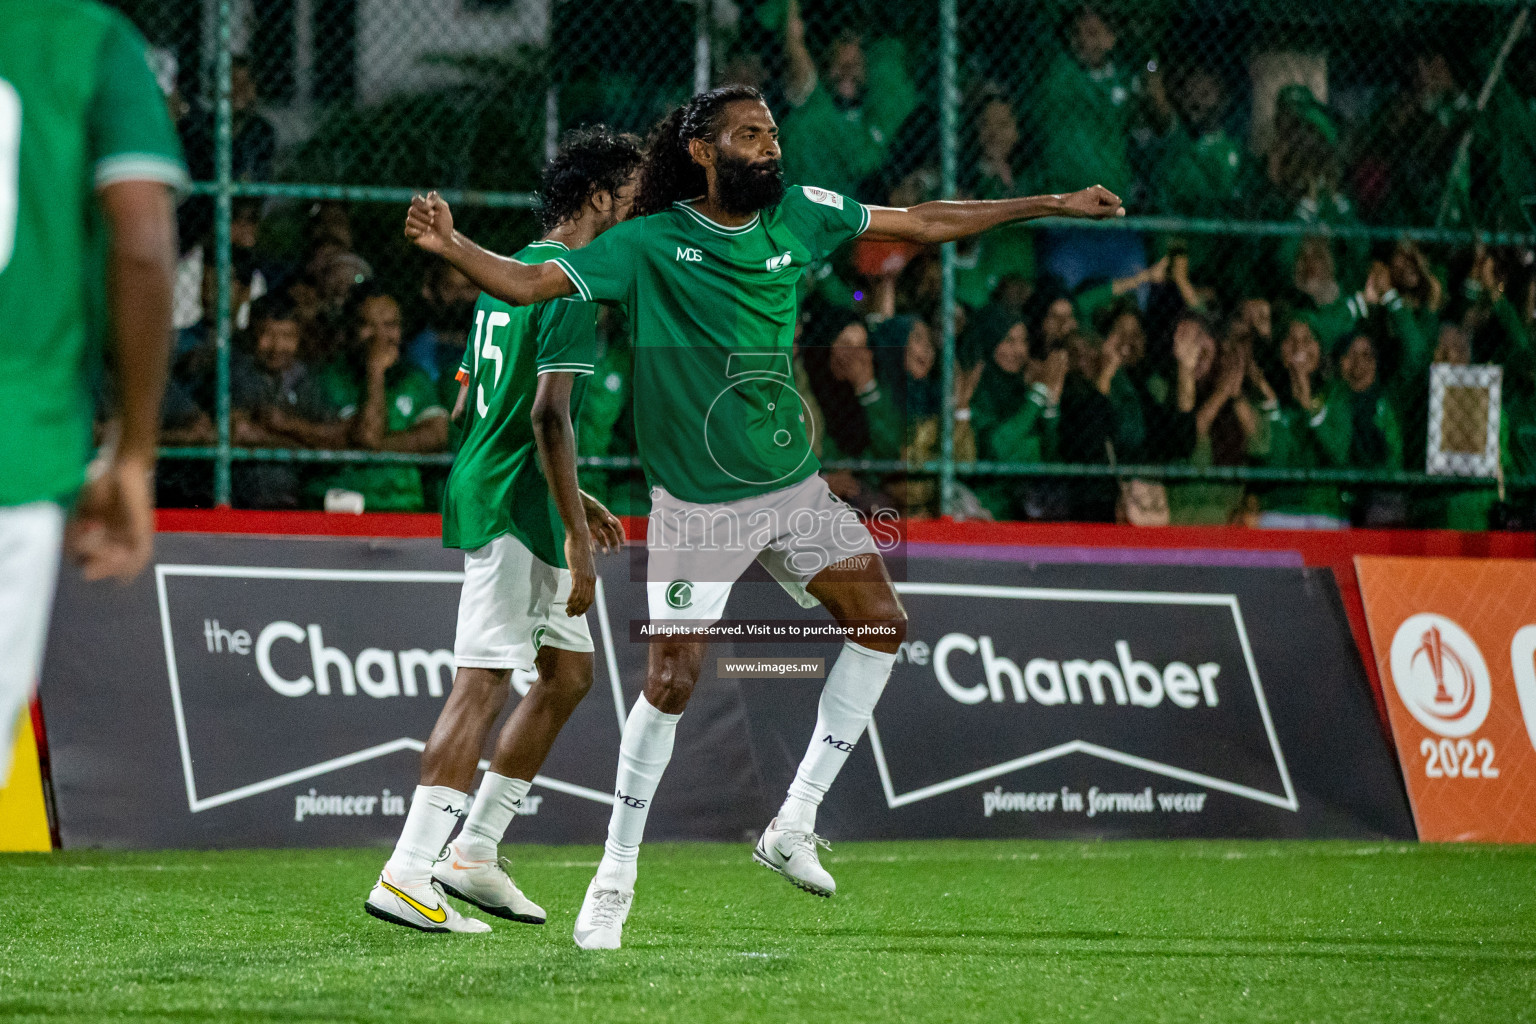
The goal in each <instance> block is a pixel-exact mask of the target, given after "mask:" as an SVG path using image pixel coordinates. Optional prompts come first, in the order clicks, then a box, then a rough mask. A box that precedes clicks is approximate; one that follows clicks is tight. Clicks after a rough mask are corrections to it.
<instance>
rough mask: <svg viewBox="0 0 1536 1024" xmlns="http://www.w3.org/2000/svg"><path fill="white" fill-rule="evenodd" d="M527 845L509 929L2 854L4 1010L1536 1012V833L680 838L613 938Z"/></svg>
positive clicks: (324, 877) (331, 890)
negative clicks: (422, 926) (832, 840)
mask: <svg viewBox="0 0 1536 1024" xmlns="http://www.w3.org/2000/svg"><path fill="white" fill-rule="evenodd" d="M506 850H507V851H508V852H511V853H512V854H513V855H514V858H515V873H516V875H517V877H518V880H519V881H520V883H521V884H522V885H523V887H524V889H525V890H526V891H527V892H528V893H529V894H530V895H531V896H532V897H534V898H535V899H537V900H539V901H541V902H542V903H543V904H544V906H545V907H546V908H547V909H548V910H549V912H550V921H549V923H548V924H547V925H545V926H543V927H534V926H529V925H516V924H510V923H506V922H500V921H495V920H494V919H492V920H493V923H494V924H495V931H494V932H493V933H492V934H490V935H480V936H459V935H447V936H445V935H426V934H421V933H417V932H411V931H407V930H405V929H402V928H398V927H392V926H390V925H386V924H384V923H382V922H379V921H376V920H374V919H373V918H371V917H367V916H365V915H364V913H363V911H362V901H363V897H364V896H365V895H366V894H367V891H368V888H369V886H370V885H371V883H372V881H373V878H374V876H375V874H376V872H377V871H378V868H379V866H380V863H381V862H382V860H383V857H384V851H380V850H323V851H259V852H231V853H131V854H129V853H94V852H80V853H64V854H54V855H51V856H48V855H6V856H0V891H3V892H4V893H5V899H4V901H3V904H0V906H3V909H0V924H3V926H4V927H3V928H0V936H3V938H0V1020H4V1021H42V1020H48V1021H67V1020H99V1019H104V1018H131V1019H136V1020H167V1021H171V1020H174V1021H178V1022H188V1021H231V1020H284V1021H291V1020H328V1021H405V1020H412V1021H445V1022H469V1021H497V1022H504V1021H538V1022H541V1024H555V1022H563V1021H584V1020H591V1021H618V1020H648V1021H649V1020H675V1021H734V1020H741V1021H746V1020H752V1021H770V1022H774V1024H779V1022H785V1021H821V1022H841V1021H878V1022H881V1024H890V1022H896V1021H902V1022H905V1021H919V1020H922V1021H926V1020H934V1021H949V1020H953V1021H961V1020H965V1021H1011V1020H1031V1021H1032V1020H1041V1021H1079V1020H1081V1021H1111V1022H1117V1024H1118V1022H1122V1021H1127V1022H1128V1021H1186V1020H1188V1021H1193V1020H1209V1021H1219V1022H1233V1021H1350V1022H1353V1021H1383V1022H1392V1024H1406V1022H1414V1021H1475V1022H1479V1024H1493V1022H1505V1021H1522V1020H1536V895H1533V892H1536V849H1523V848H1514V847H1503V848H1498V847H1477V846H1429V845H1425V846H1419V845H1416V844H1396V843H1391V844H1368V843H1339V842H1332V843H1257V842H1230V843H1194V842H1179V843H1139V842H1138V843H1130V842H1126V843H1099V844H1086V845H1084V844H1068V843H1038V842H1029V843H1026V842H924V843H841V844H838V845H837V846H836V847H835V848H834V849H833V850H832V851H831V853H830V854H828V855H825V862H826V863H827V864H828V866H829V868H830V869H831V870H832V872H833V873H834V874H835V875H836V877H837V880H838V885H839V887H840V893H839V895H838V896H837V897H836V898H834V899H830V900H823V899H817V898H815V897H812V896H808V895H806V894H804V893H802V892H799V891H797V890H795V889H793V888H791V887H790V886H789V885H788V884H787V883H785V882H784V881H783V880H782V879H780V878H778V877H776V876H774V875H772V874H771V873H769V872H768V871H767V870H765V869H763V868H761V867H758V866H756V865H755V864H753V863H752V861H751V858H750V848H749V847H748V846H746V845H744V844H737V845H715V844H697V845H693V844H683V845H653V846H647V847H646V848H645V849H644V851H643V852H642V855H641V864H640V869H641V870H640V886H639V891H638V897H637V900H636V904H635V909H634V911H633V913H632V914H631V915H630V919H629V925H628V928H627V930H626V932H625V948H624V949H622V950H618V951H614V952H604V953H584V952H582V951H580V950H577V949H576V948H575V947H574V946H573V945H572V943H571V922H572V919H573V917H574V915H575V913H576V909H577V907H578V905H579V903H580V900H581V896H582V893H583V891H584V890H585V887H586V884H587V881H588V880H589V878H590V877H591V874H592V869H593V867H594V866H595V860H596V856H597V850H596V849H595V848H592V847H566V848H555V847H532V848H516V847H508V848H506Z"/></svg>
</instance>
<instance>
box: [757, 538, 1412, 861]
mask: <svg viewBox="0 0 1536 1024" xmlns="http://www.w3.org/2000/svg"><path fill="white" fill-rule="evenodd" d="M908 566H909V569H910V572H911V575H912V577H913V580H912V581H911V582H906V583H898V584H897V589H898V590H899V591H901V595H902V601H903V603H904V605H905V606H906V609H907V613H908V618H909V624H908V641H907V643H906V645H905V646H904V647H903V649H902V651H901V652H900V655H899V658H898V662H897V665H896V668H895V670H894V672H893V674H892V678H891V682H890V683H889V685H888V686H887V688H886V691H885V694H884V696H883V697H882V699H881V702H880V705H879V707H878V708H877V709H876V711H875V717H874V723H873V725H872V727H871V729H870V730H869V732H868V734H867V736H866V738H865V741H864V742H863V743H861V744H860V746H859V748H858V750H857V751H856V752H855V754H854V756H853V757H852V758H851V759H850V761H849V765H848V767H847V768H846V769H845V770H844V772H843V775H842V777H841V778H839V780H838V785H837V786H836V787H835V788H834V789H833V790H832V792H831V793H829V795H828V797H827V801H826V803H825V804H824V806H823V809H822V812H821V815H820V817H819V819H818V827H819V828H821V829H822V830H823V831H825V832H826V833H827V834H828V835H831V836H837V835H844V836H850V837H851V836H857V837H860V838H874V837H889V838H895V837H919V836H933V837H938V836H975V837H983V836H1037V837H1075V838H1089V837H1140V838H1151V837H1173V836H1204V837H1238V836H1243V837H1273V838H1285V837H1295V838H1300V837H1312V838H1317V837H1346V836H1347V837H1368V836H1393V837H1399V838H1412V837H1413V828H1412V821H1411V818H1410V816H1409V814H1408V808H1407V803H1406V800H1405V797H1404V793H1403V787H1402V782H1401V779H1400V776H1399V775H1398V773H1397V770H1396V767H1395V765H1394V764H1393V761H1392V759H1391V757H1390V754H1389V752H1388V747H1387V745H1386V740H1385V737H1384V736H1383V735H1382V732H1381V729H1380V726H1379V723H1378V719H1377V717H1376V713H1375V707H1374V704H1373V701H1372V698H1371V695H1370V689H1369V683H1368V681H1367V680H1366V677H1365V674H1364V671H1363V669H1362V667H1361V664H1360V660H1359V655H1358V653H1357V652H1356V650H1355V646H1354V643H1353V641H1352V639H1351V637H1350V633H1349V628H1348V624H1347V620H1346V618H1345V614H1344V610H1343V607H1342V604H1341V602H1340V599H1339V595H1338V591H1337V588H1336V585H1335V583H1334V581H1333V578H1332V574H1331V573H1330V572H1328V571H1327V570H1314V569H1290V568H1280V569H1276V568H1264V569H1255V568H1230V567H1228V568H1218V567H1210V568H1197V567H1184V566H1178V567H1170V566H1137V565H1123V564H1120V565H1082V564H1072V565H1028V564H1017V563H994V562H978V561H969V560H965V561H962V560H946V561H943V562H936V561H929V560H925V559H919V558H909V560H908ZM731 611H732V613H734V614H742V615H746V614H750V613H749V612H748V611H747V610H746V609H738V608H735V607H733V608H732V609H731ZM754 646H756V645H754ZM802 649H803V648H801V647H800V646H799V645H796V646H795V647H794V648H791V647H790V646H788V645H784V646H783V647H781V648H780V649H779V650H777V651H775V653H783V654H793V653H796V652H797V651H798V650H802ZM755 653H764V654H766V653H768V651H766V650H761V651H755ZM818 685H819V684H818V683H817V681H815V680H794V681H790V682H786V683H784V684H782V687H781V689H782V690H785V691H788V690H791V689H792V690H793V691H795V694H796V695H797V697H798V699H785V698H786V697H787V696H789V695H788V694H787V693H784V692H780V693H773V694H769V693H767V692H765V691H764V690H762V689H757V690H754V691H749V692H748V696H747V701H748V714H747V718H748V721H749V722H750V723H751V725H752V728H753V748H754V750H755V751H757V752H758V756H757V764H758V768H759V771H760V772H761V774H762V776H763V782H764V785H765V787H766V788H767V789H768V790H769V791H770V792H779V791H781V790H782V787H785V786H787V785H788V783H789V780H790V779H791V778H792V777H793V774H794V766H795V764H796V763H797V762H798V759H799V753H800V751H801V750H803V749H804V737H805V736H807V735H808V733H809V731H810V729H811V728H812V727H813V725H814V722H815V699H816V695H817V692H818Z"/></svg>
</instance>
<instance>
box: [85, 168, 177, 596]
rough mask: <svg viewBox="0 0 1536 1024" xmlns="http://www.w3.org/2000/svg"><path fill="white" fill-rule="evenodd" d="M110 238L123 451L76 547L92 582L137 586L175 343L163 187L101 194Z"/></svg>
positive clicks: (115, 187) (149, 542)
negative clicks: (168, 369) (111, 580)
mask: <svg viewBox="0 0 1536 1024" xmlns="http://www.w3.org/2000/svg"><path fill="white" fill-rule="evenodd" d="M99 200H100V202H101V208H102V211H103V213H104V214H105V215H106V222H107V227H108V231H109V233H110V236H111V242H110V250H109V254H108V262H107V281H106V284H107V299H108V302H109V304H110V308H111V312H112V342H113V344H112V349H113V365H114V367H115V368H116V372H117V395H118V408H117V409H116V410H115V419H116V421H117V426H118V437H117V445H116V450H115V452H114V453H113V455H112V458H111V460H110V462H109V463H108V465H107V466H106V467H105V469H104V470H103V471H102V472H101V473H100V474H99V475H97V476H96V477H94V478H93V479H92V480H91V481H90V482H89V483H87V484H86V486H85V489H84V490H82V491H81V492H80V499H79V501H78V502H77V503H76V506H75V512H74V518H73V520H72V521H71V523H70V530H69V548H70V552H71V553H72V554H73V555H74V557H75V558H76V559H78V560H79V562H80V563H81V565H82V566H83V568H84V572H85V576H86V578H87V579H104V578H106V577H109V576H110V577H115V578H117V579H119V580H122V581H123V582H125V583H126V582H127V581H129V580H131V579H133V578H134V577H135V576H137V575H138V574H139V572H140V571H141V570H142V569H143V568H144V566H145V564H146V563H148V561H149V557H150V554H151V552H152V550H153V548H154V538H155V507H154V505H155V502H154V472H155V446H156V440H157V436H158V434H159V429H160V400H161V396H162V395H163V393H164V391H165V374H166V367H167V365H168V363H169V361H170V360H169V351H170V341H171V288H172V278H173V277H174V275H175V269H176V220H175V206H174V204H173V203H172V200H171V190H170V189H169V188H167V187H166V186H165V185H164V184H162V183H161V182H158V181H119V182H115V183H113V184H111V185H108V186H106V187H105V188H103V189H102V190H101V191H100V193H99Z"/></svg>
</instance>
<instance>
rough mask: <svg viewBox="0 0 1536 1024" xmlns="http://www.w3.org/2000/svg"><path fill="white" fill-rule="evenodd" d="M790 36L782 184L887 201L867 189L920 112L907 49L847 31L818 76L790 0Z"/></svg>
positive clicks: (830, 48) (787, 24)
mask: <svg viewBox="0 0 1536 1024" xmlns="http://www.w3.org/2000/svg"><path fill="white" fill-rule="evenodd" d="M784 32H785V34H784V54H785V58H786V60H787V62H788V69H787V77H788V81H787V83H786V84H785V89H784V92H785V96H786V98H787V99H788V100H789V104H790V106H791V107H793V108H794V110H793V112H792V113H790V114H789V116H788V117H786V118H785V119H784V180H785V181H787V182H789V183H791V184H802V183H805V184H808V183H815V184H816V185H817V186H819V187H821V188H826V189H830V190H832V191H833V192H841V193H843V194H844V195H851V196H854V197H855V198H858V199H861V200H864V201H866V202H868V201H873V200H882V201H883V200H884V198H885V197H884V196H883V195H870V194H869V193H868V192H867V191H866V190H865V189H864V188H861V185H862V184H863V182H864V180H865V179H866V178H869V177H871V176H872V175H875V174H876V173H877V172H878V171H879V170H880V169H881V166H882V165H883V164H884V163H885V161H886V156H887V153H888V152H889V149H890V145H891V142H892V140H894V139H895V137H896V131H897V129H898V128H900V127H901V123H902V122H903V121H905V120H906V119H907V115H908V114H910V113H912V110H913V109H914V108H915V107H916V106H917V91H916V89H914V88H913V86H912V82H911V80H910V79H909V78H908V77H907V73H906V71H905V70H904V69H903V66H902V65H903V63H904V60H903V55H902V48H901V44H900V43H898V42H897V41H896V40H894V39H882V40H880V41H879V42H877V43H876V44H875V45H874V46H872V47H870V48H869V49H868V50H866V48H865V46H864V41H863V39H862V38H860V37H859V36H858V35H857V34H854V33H851V32H845V33H842V34H840V35H838V36H837V38H835V39H834V40H833V41H832V43H831V45H830V46H828V47H827V50H826V55H825V60H824V63H823V67H822V70H821V72H820V73H819V74H818V72H817V70H816V63H815V61H814V60H813V59H812V58H811V52H810V49H809V48H808V46H807V43H806V38H805V35H806V33H805V20H804V19H803V18H802V17H801V16H800V4H799V0H789V10H788V14H787V16H786V19H785V30H784ZM1084 180H1088V179H1084ZM1081 187H1082V186H1081V184H1078V185H1074V186H1073V188H1081Z"/></svg>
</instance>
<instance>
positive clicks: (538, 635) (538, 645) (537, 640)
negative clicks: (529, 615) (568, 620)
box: [533, 626, 549, 652]
mask: <svg viewBox="0 0 1536 1024" xmlns="http://www.w3.org/2000/svg"><path fill="white" fill-rule="evenodd" d="M548 631H549V627H548V626H540V627H539V628H538V629H536V630H534V631H533V649H534V651H535V652H537V651H539V650H542V649H543V647H544V634H545V633H546V632H548Z"/></svg>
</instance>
